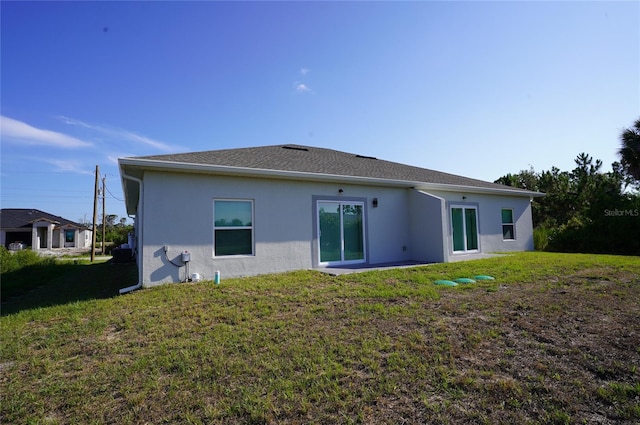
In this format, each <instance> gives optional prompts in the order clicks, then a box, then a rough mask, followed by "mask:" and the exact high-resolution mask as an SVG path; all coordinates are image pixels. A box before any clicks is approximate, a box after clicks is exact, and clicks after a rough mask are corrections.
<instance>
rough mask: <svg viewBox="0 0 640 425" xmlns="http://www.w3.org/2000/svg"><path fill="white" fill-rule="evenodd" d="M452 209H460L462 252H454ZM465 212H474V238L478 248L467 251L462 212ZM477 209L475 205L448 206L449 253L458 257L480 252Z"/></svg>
mask: <svg viewBox="0 0 640 425" xmlns="http://www.w3.org/2000/svg"><path fill="white" fill-rule="evenodd" d="M454 208H459V209H462V236H463V242H464V249H462V250H456V249H455V246H454V245H455V242H454V240H453V216H452V213H453V210H454ZM465 210H474V211H475V215H476V237H477V242H478V247H477V248H476V249H467V223H466V221H465V220H464V211H465ZM478 210H479V208H478V206H477V205H465V204H451V205H450V206H449V225H450V230H451V253H452V254H454V255H458V254H471V253H477V252H481V251H480V217H479V211H478Z"/></svg>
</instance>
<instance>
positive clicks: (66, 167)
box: [40, 159, 94, 176]
mask: <svg viewBox="0 0 640 425" xmlns="http://www.w3.org/2000/svg"><path fill="white" fill-rule="evenodd" d="M40 160H41V161H44V162H46V163H48V164H51V165H54V166H55V167H56V169H55V171H60V172H70V173H76V174H85V175H90V176H91V175H93V174H94V173H93V172H92V171H90V170H88V169H87V164H86V161H75V160H62V159H40Z"/></svg>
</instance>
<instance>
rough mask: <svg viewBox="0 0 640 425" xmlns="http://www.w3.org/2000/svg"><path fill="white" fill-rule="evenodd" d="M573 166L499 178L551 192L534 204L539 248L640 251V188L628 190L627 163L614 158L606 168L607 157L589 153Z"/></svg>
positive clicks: (583, 250)
mask: <svg viewBox="0 0 640 425" xmlns="http://www.w3.org/2000/svg"><path fill="white" fill-rule="evenodd" d="M575 163H576V167H575V168H574V169H573V170H572V171H561V170H560V169H559V168H557V167H552V168H551V170H550V171H543V172H541V173H536V172H535V171H534V170H533V169H531V170H528V171H521V172H520V173H518V174H507V175H505V176H502V177H500V178H499V179H498V180H496V183H501V184H505V185H507V186H513V187H518V188H521V189H529V190H535V191H539V192H543V193H545V196H544V197H542V198H536V199H535V200H534V202H533V204H532V215H533V224H534V241H536V247H537V248H538V249H549V250H554V251H571V252H600V253H617V254H638V253H640V239H638V238H636V237H633V236H631V235H638V234H640V194H638V193H625V191H624V187H625V184H624V183H625V175H624V169H623V166H622V165H621V164H620V163H618V162H614V163H613V164H612V165H611V168H612V171H610V172H602V161H600V160H595V161H594V159H593V158H592V157H591V156H590V155H588V154H586V153H581V154H579V155H578V156H577V158H576V159H575Z"/></svg>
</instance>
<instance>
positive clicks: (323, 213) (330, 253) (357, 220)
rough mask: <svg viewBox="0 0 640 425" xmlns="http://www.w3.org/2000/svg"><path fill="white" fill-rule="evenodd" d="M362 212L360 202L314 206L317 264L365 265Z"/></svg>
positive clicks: (321, 202) (329, 202)
mask: <svg viewBox="0 0 640 425" xmlns="http://www.w3.org/2000/svg"><path fill="white" fill-rule="evenodd" d="M363 210H364V204H363V203H362V202H338V201H320V202H318V235H319V237H318V240H319V244H320V249H319V250H318V251H319V253H320V264H349V263H362V262H364V261H365V253H364V214H363Z"/></svg>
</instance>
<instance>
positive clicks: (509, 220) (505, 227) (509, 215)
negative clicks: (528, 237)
mask: <svg viewBox="0 0 640 425" xmlns="http://www.w3.org/2000/svg"><path fill="white" fill-rule="evenodd" d="M515 238H516V234H515V232H514V226H513V210H511V209H508V208H503V209H502V239H504V240H514V239H515Z"/></svg>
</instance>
